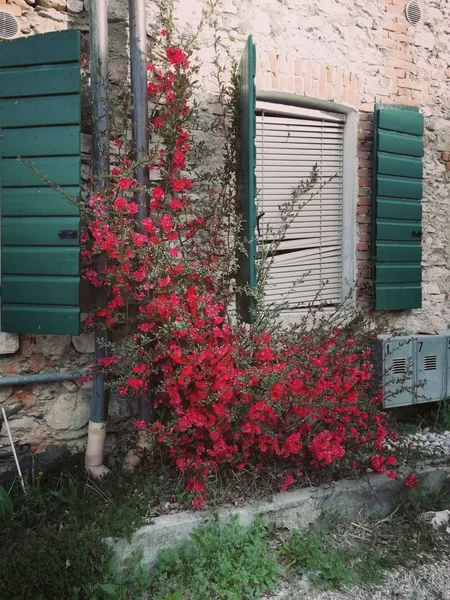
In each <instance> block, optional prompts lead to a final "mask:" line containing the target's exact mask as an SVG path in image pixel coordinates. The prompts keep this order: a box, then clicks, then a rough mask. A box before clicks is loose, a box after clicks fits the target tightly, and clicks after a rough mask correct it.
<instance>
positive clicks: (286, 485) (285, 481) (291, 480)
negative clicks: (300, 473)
mask: <svg viewBox="0 0 450 600" xmlns="http://www.w3.org/2000/svg"><path fill="white" fill-rule="evenodd" d="M293 483H294V477H293V476H292V474H291V473H288V474H287V475H286V477H285V478H284V479H283V481H282V483H281V485H280V490H283V491H286V490H287V489H289V488H290V487H291V485H292V484H293Z"/></svg>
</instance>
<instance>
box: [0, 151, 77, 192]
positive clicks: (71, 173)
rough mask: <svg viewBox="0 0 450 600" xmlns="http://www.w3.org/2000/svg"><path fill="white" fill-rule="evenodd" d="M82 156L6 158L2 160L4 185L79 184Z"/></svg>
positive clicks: (0, 170)
mask: <svg viewBox="0 0 450 600" xmlns="http://www.w3.org/2000/svg"><path fill="white" fill-rule="evenodd" d="M80 172H81V159H80V156H61V157H59V156H58V157H49V158H32V159H23V160H18V159H16V158H4V159H2V161H1V162H0V178H1V181H2V187H3V188H5V187H20V188H21V187H27V186H38V187H41V186H42V185H43V182H47V181H48V182H49V184H50V183H51V184H56V185H62V186H66V185H73V186H76V185H79V183H80Z"/></svg>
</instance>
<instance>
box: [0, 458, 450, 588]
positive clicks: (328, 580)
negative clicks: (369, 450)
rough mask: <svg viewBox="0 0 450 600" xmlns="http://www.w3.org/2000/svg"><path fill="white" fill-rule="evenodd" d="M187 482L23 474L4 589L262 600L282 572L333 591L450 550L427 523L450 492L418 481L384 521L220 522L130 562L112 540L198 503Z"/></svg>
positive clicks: (10, 500) (11, 500) (0, 496)
mask: <svg viewBox="0 0 450 600" xmlns="http://www.w3.org/2000/svg"><path fill="white" fill-rule="evenodd" d="M248 476H250V475H248ZM177 481H179V480H178V479H175V478H174V477H173V473H170V472H164V470H163V469H162V468H161V469H160V470H159V471H156V470H153V471H152V472H149V471H148V470H143V471H141V472H137V473H132V474H130V473H120V472H119V473H117V472H115V473H114V474H111V475H109V476H107V477H106V478H105V479H104V480H103V481H101V482H95V481H93V480H91V479H89V478H87V477H86V475H85V474H84V472H83V470H82V467H81V464H80V463H79V462H77V461H76V460H74V461H72V463H70V464H67V463H66V464H65V465H64V469H63V470H61V467H60V468H58V469H56V470H55V471H53V472H51V473H46V474H44V475H43V476H41V477H38V478H37V479H36V481H35V485H34V486H32V485H29V486H28V488H27V495H26V496H24V494H23V492H22V490H21V487H20V485H19V484H18V483H16V484H15V485H14V486H13V488H12V490H10V489H7V492H10V493H6V492H5V490H4V489H3V490H2V488H0V540H1V545H2V552H1V553H0V581H1V590H2V591H1V594H0V595H1V597H2V598H3V597H4V598H7V599H8V600H27V599H28V598H30V599H31V598H33V600H50V599H51V598H61V599H62V598H64V600H75V599H76V600H105V599H112V600H133V599H136V600H138V599H139V598H140V597H141V595H142V592H143V591H144V590H146V589H150V592H149V593H150V595H149V596H148V597H149V598H152V600H157V599H158V600H186V599H190V600H221V599H222V600H234V599H236V600H246V599H252V598H258V597H261V595H262V594H263V593H264V592H265V591H267V590H269V589H271V588H272V587H273V586H274V585H275V583H276V581H277V578H279V577H287V578H289V577H291V576H293V575H296V576H305V577H306V578H307V579H308V580H309V581H310V583H311V584H312V585H313V586H316V587H318V588H321V589H339V588H342V587H345V586H349V585H353V584H368V583H370V582H372V583H379V582H380V581H381V580H382V578H383V574H384V571H385V569H389V568H393V567H397V566H405V567H413V566H415V565H416V564H418V563H423V562H426V561H427V560H429V559H430V558H439V557H440V556H442V554H444V553H448V552H449V551H450V542H449V540H450V536H449V535H448V534H447V533H446V532H445V528H444V530H441V531H436V530H434V529H433V528H432V527H431V526H430V525H428V524H426V523H424V522H423V521H421V520H420V514H421V513H422V512H424V511H429V510H442V509H445V508H448V507H449V506H450V497H449V494H448V493H445V492H444V493H440V494H439V495H438V496H430V495H429V494H427V493H426V491H425V492H424V491H420V490H414V491H413V492H408V495H407V497H406V500H404V501H403V503H402V505H401V506H400V507H399V508H398V509H397V510H396V511H395V512H394V513H393V514H392V515H390V516H389V517H388V518H386V519H379V520H378V521H361V520H358V521H357V522H349V521H347V520H345V519H343V518H341V517H338V516H337V515H327V516H326V517H324V518H323V519H321V520H319V522H317V523H316V524H315V525H314V526H313V527H312V528H311V529H310V530H308V531H303V532H300V531H293V532H290V533H286V532H282V531H275V530H273V529H271V528H267V527H266V526H265V525H264V523H263V522H261V521H256V522H255V523H254V524H253V525H252V526H251V527H250V528H248V529H243V528H242V527H240V525H239V524H238V522H237V521H236V520H231V521H230V522H228V523H219V522H217V521H211V522H209V523H206V524H205V525H202V526H201V527H200V528H199V529H197V530H196V531H195V532H194V533H193V534H192V536H191V538H190V539H189V540H188V541H187V542H185V543H184V544H182V545H181V546H180V547H178V548H175V549H172V550H165V551H163V552H162V553H161V554H160V555H159V558H158V561H157V564H156V566H155V568H154V570H152V571H151V572H150V573H149V572H147V571H145V570H144V569H143V568H142V567H141V566H140V559H139V557H138V556H134V557H132V558H131V559H130V560H129V561H128V562H127V564H126V565H125V568H124V569H122V570H119V569H118V566H117V564H116V563H115V562H114V557H113V555H112V553H111V551H110V550H109V548H108V547H107V545H106V544H105V543H104V542H103V539H104V538H105V537H128V538H129V537H130V536H131V534H132V533H133V531H134V530H135V529H136V528H137V527H138V526H140V525H141V524H143V523H144V522H148V520H149V518H151V517H153V516H155V515H157V514H160V512H161V510H160V508H159V507H161V506H163V507H164V503H168V504H169V508H167V505H166V508H167V510H170V507H178V508H180V507H182V506H183V505H184V504H185V503H188V502H190V498H189V497H187V496H186V493H185V492H184V490H183V485H182V482H179V483H178V484H177ZM240 483H242V481H240ZM234 485H236V486H237V485H238V481H237V480H236V481H234V482H233V486H234ZM254 485H255V486H256V485H257V483H256V481H255V482H254ZM231 490H232V486H230V488H227V491H228V492H230V493H231ZM405 490H406V488H405ZM218 500H219V497H218V498H217V501H218ZM163 510H164V508H163Z"/></svg>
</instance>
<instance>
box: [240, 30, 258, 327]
mask: <svg viewBox="0 0 450 600" xmlns="http://www.w3.org/2000/svg"><path fill="white" fill-rule="evenodd" d="M255 75H256V49H255V45H254V44H253V39H252V36H251V35H250V36H249V37H248V38H247V43H246V45H245V49H244V52H243V54H242V58H241V62H240V65H239V101H240V144H241V148H240V153H241V165H240V172H239V177H238V203H239V211H240V214H241V216H242V221H243V222H242V225H243V227H242V234H241V242H242V244H243V246H244V249H245V252H242V253H240V256H239V274H238V282H239V284H240V285H241V286H248V287H249V288H250V289H251V290H255V288H256V204H255V198H256V175H255V166H256V147H255V136H256V115H255V106H256V87H255ZM239 306H240V313H241V316H242V318H243V319H244V320H245V321H246V322H249V323H251V322H253V321H254V319H255V313H256V302H255V298H254V297H252V296H249V295H246V294H240V297H239Z"/></svg>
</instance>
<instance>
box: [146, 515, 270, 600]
mask: <svg viewBox="0 0 450 600" xmlns="http://www.w3.org/2000/svg"><path fill="white" fill-rule="evenodd" d="M278 570H279V567H278V564H277V561H276V558H275V556H273V554H272V553H271V551H270V546H269V531H268V529H267V526H266V525H265V524H264V523H263V522H262V521H261V520H256V521H254V522H253V524H252V525H251V526H250V527H249V528H248V529H246V530H244V529H243V528H242V527H241V525H240V524H239V523H238V521H237V519H232V520H231V521H229V522H228V523H219V522H218V521H213V522H211V523H208V524H206V525H202V526H201V527H199V528H198V529H196V530H195V531H194V532H193V533H192V534H191V536H190V540H189V541H187V542H185V543H184V544H182V545H181V546H180V547H178V548H176V549H168V550H163V551H162V552H160V554H159V558H158V562H157V565H156V567H155V569H154V572H153V574H152V578H151V589H152V592H153V594H154V595H155V596H156V597H159V598H164V600H166V598H171V597H175V598H177V597H180V598H183V599H184V598H189V599H191V600H200V599H205V600H206V599H207V598H221V599H223V600H246V599H248V598H259V597H261V595H262V594H263V593H264V592H266V591H267V590H269V589H271V588H272V587H274V585H275V583H276V581H277V575H278ZM152 597H153V596H152Z"/></svg>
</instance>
